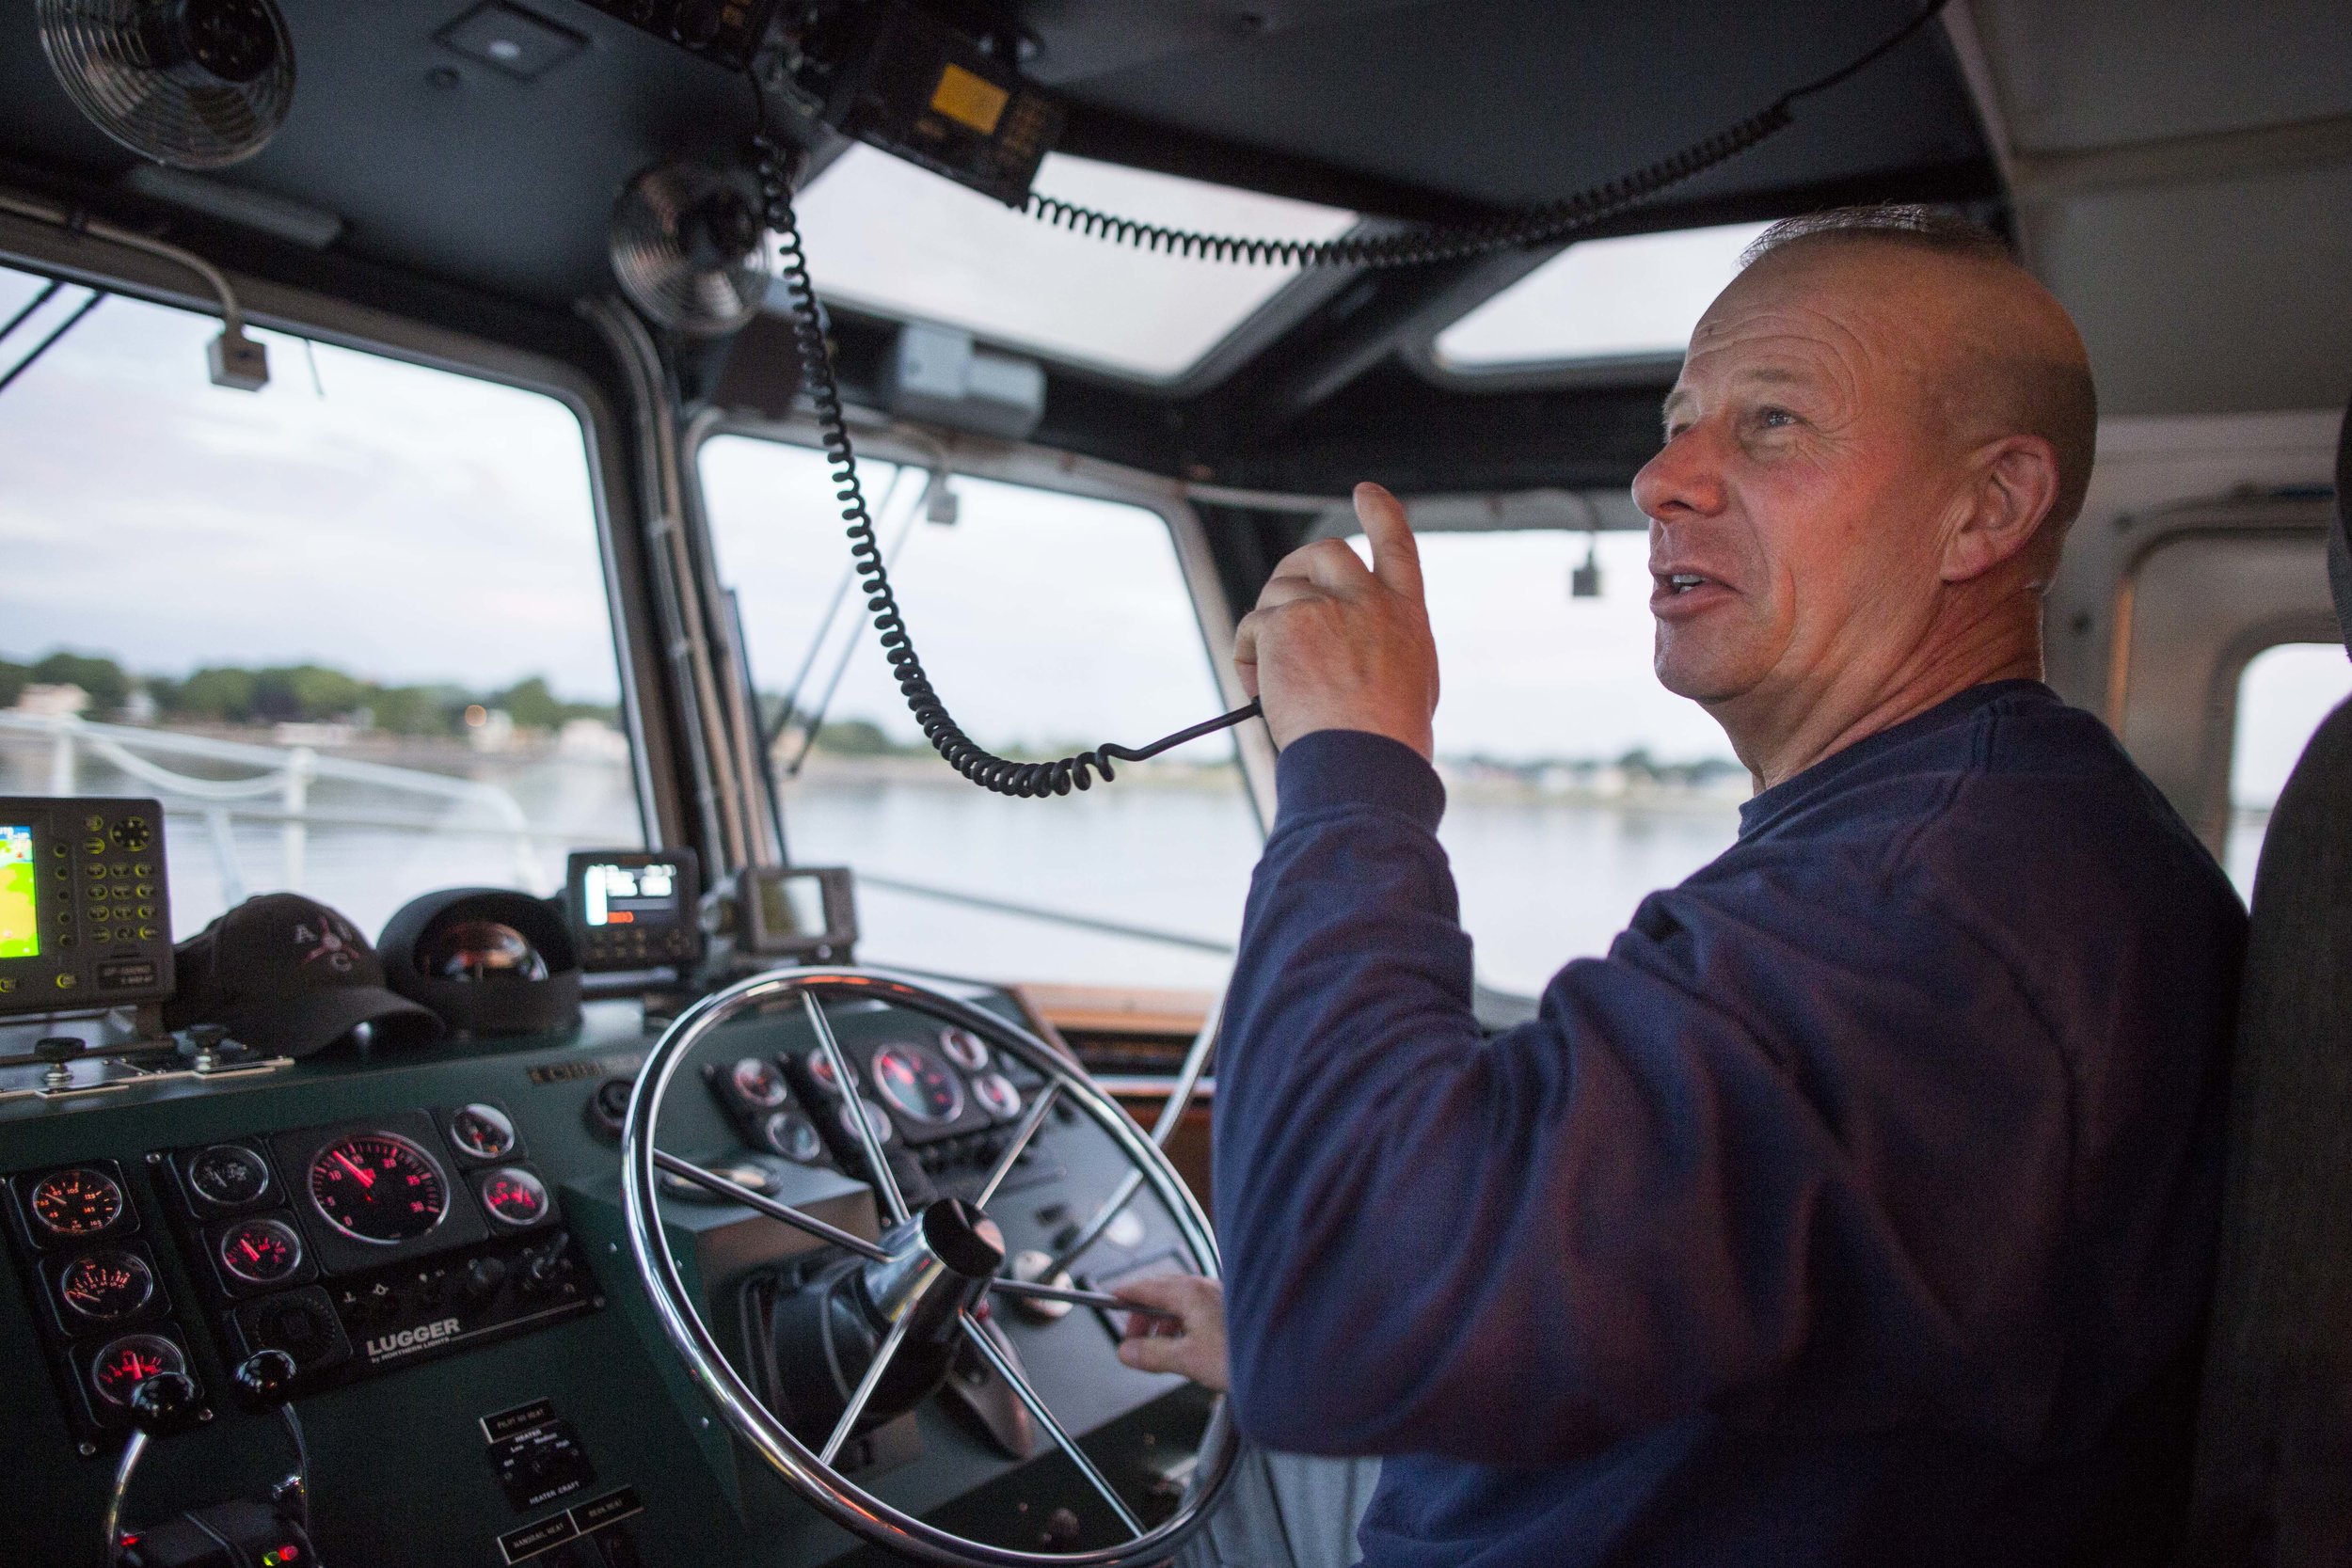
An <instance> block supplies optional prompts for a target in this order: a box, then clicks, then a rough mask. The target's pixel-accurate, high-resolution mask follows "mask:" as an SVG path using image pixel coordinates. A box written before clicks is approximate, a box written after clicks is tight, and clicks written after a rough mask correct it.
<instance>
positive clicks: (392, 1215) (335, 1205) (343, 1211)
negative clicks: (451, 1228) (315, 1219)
mask: <svg viewBox="0 0 2352 1568" xmlns="http://www.w3.org/2000/svg"><path fill="white" fill-rule="evenodd" d="M310 1201H311V1203H312V1204H313V1205H315V1206H316V1207H317V1209H318V1212H319V1215H320V1217H321V1218H323V1219H325V1220H326V1223H327V1224H329V1225H331V1226H333V1227H335V1228H336V1229H337V1230H339V1231H341V1232H342V1234H344V1235H346V1236H348V1237H350V1238H351V1239H352V1240H353V1241H356V1242H368V1243H373V1244H375V1245H378V1246H389V1245H391V1244H393V1243H397V1242H410V1241H414V1240H416V1239H417V1238H418V1237H419V1236H421V1235H423V1234H424V1233H425V1232H426V1231H428V1230H431V1229H432V1228H433V1227H435V1226H437V1225H438V1224H440V1223H441V1217H442V1216H443V1215H444V1214H446V1213H448V1212H449V1181H448V1179H447V1178H446V1177H444V1176H443V1175H442V1174H441V1167H440V1166H439V1165H438V1164H436V1163H435V1162H434V1159H433V1156H432V1155H430V1154H427V1153H426V1152H425V1151H424V1150H423V1149H421V1148H418V1147H417V1146H416V1145H415V1144H413V1143H410V1142H409V1141H408V1140H407V1139H406V1138H404V1137H402V1136H400V1135H399V1134H398V1133H396V1132H360V1133H357V1134H355V1135H353V1136H351V1137H348V1138H339V1139H337V1140H336V1141H335V1142H333V1143H331V1144H328V1145H327V1146H326V1148H322V1149H320V1150H319V1151H318V1153H316V1154H314V1155H312V1156H311V1158H310Z"/></svg>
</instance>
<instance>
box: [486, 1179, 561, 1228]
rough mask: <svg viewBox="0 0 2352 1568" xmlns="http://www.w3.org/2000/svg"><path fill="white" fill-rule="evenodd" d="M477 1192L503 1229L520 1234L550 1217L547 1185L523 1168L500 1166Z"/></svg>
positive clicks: (492, 1216) (491, 1215)
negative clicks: (511, 1228)
mask: <svg viewBox="0 0 2352 1568" xmlns="http://www.w3.org/2000/svg"><path fill="white" fill-rule="evenodd" d="M474 1191H475V1192H476V1193H478V1194H479V1195H480V1196H481V1198H482V1207H484V1208H485V1209H487V1210H488V1211H489V1212H490V1217H491V1218H492V1219H494V1220H496V1221H498V1222H499V1224H501V1225H504V1226H511V1227H514V1228H515V1229H516V1230H520V1229H522V1228H523V1227H526V1226H532V1225H537V1224H538V1223H539V1222H540V1221H541V1220H543V1219H546V1218H547V1217H548V1189H547V1183H545V1182H543V1181H541V1180H539V1179H538V1178H537V1177H535V1176H533V1175H532V1174H531V1172H529V1171H527V1170H525V1169H523V1168H522V1166H520V1165H501V1166H500V1167H499V1168H498V1169H496V1170H494V1171H492V1172H490V1173H489V1174H488V1175H487V1176H485V1177H483V1178H482V1179H481V1182H480V1184H479V1185H478V1186H476V1187H475V1189H474Z"/></svg>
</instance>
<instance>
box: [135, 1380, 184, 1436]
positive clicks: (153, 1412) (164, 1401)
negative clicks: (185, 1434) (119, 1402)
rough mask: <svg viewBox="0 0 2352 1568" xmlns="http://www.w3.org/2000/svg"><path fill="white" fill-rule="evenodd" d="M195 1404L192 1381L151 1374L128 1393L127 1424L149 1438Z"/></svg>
mask: <svg viewBox="0 0 2352 1568" xmlns="http://www.w3.org/2000/svg"><path fill="white" fill-rule="evenodd" d="M195 1404H196V1380H195V1379H194V1378H191V1377H190V1376H188V1374H187V1373H185V1372H151V1373H150V1374H149V1375H147V1376H146V1377H143V1378H141V1379H139V1381H138V1385H137V1386H135V1387H134V1388H133V1389H132V1390H131V1420H132V1422H133V1424H135V1426H137V1428H138V1429H139V1430H140V1431H141V1432H144V1433H147V1434H148V1435H150V1436H153V1435H154V1434H155V1433H159V1432H161V1431H163V1430H164V1429H165V1428H166V1427H167V1426H169V1425H171V1424H172V1423H173V1422H174V1421H176V1420H178V1419H179V1418H181V1417H183V1416H184V1415H186V1414H187V1413H188V1411H189V1410H190V1409H192V1408H194V1406H195Z"/></svg>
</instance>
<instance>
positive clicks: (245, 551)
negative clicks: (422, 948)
mask: <svg viewBox="0 0 2352 1568" xmlns="http://www.w3.org/2000/svg"><path fill="white" fill-rule="evenodd" d="M43 283H44V280H43V279H40V278H38V277H30V276H27V275H25V274H23V273H18V272H11V271H7V270H5V269H0V319H6V318H7V317H8V316H10V315H13V314H14V313H15V312H16V311H17V310H18V309H21V308H22V307H24V306H25V305H27V304H30V303H32V302H33V301H34V300H35V298H36V296H37V294H38V293H40V289H41V288H42V286H43ZM88 297H90V296H89V294H88V293H87V291H85V290H82V289H80V288H78V287H68V288H66V289H65V290H63V291H62V292H61V293H59V294H58V295H57V296H56V297H55V298H53V299H51V300H49V301H48V302H46V303H45V304H43V305H41V306H40V309H39V310H38V311H37V312H36V313H35V315H34V316H33V317H32V318H31V319H30V320H28V322H27V323H26V324H25V326H24V329H23V330H22V332H21V333H20V334H19V336H18V338H17V340H16V344H17V345H21V344H23V343H24V342H26V341H39V339H40V338H41V337H44V336H46V335H47V333H48V331H49V329H50V328H52V327H54V326H56V325H60V324H61V323H63V322H64V321H65V320H66V319H67V318H68V317H69V316H70V315H72V313H73V311H75V310H76V309H78V308H79V307H80V305H81V304H82V302H83V301H84V300H86V299H87V298H88ZM217 331H218V326H217V324H216V323H215V322H213V321H211V320H209V319H207V318H204V317H200V316H196V315H192V314H189V313H187V312H184V311H180V310H175V309H165V308H163V307H160V306H154V305H148V304H143V303H141V302H139V301H136V300H133V299H128V298H124V297H120V296H110V297H106V298H104V299H103V300H101V301H100V302H99V306H98V308H96V309H92V310H91V311H90V312H89V313H88V314H87V316H86V317H85V318H84V319H82V320H81V321H80V322H79V323H78V324H77V325H74V326H73V327H72V330H71V331H70V332H68V333H67V334H66V335H65V336H64V337H63V338H61V339H59V340H58V341H57V342H56V344H55V346H53V347H52V348H51V349H50V350H49V351H48V352H47V353H46V354H44V355H43V356H41V357H40V359H39V360H38V362H36V363H34V364H32V365H30V366H29V367H28V368H27V369H26V370H25V371H24V373H23V374H22V375H21V376H20V377H19V378H18V379H17V380H16V381H15V382H14V384H13V385H11V386H9V387H8V388H7V390H6V392H5V393H0V474H5V475H6V476H7V480H6V483H0V561H5V562H7V563H8V565H7V570H6V571H5V572H0V793H7V794H18V795H27V794H29V795H40V794H52V795H57V794H86V795H135V796H152V797H155V798H158V799H160V800H162V802H163V804H164V811H165V818H166V822H167V832H168V841H169V861H168V863H167V870H168V872H169V884H170V894H171V917H172V925H173V927H174V930H175V932H176V934H180V935H186V934H188V933H191V932H193V931H195V930H197V929H198V928H199V927H201V926H202V925H203V924H204V923H205V922H206V921H208V920H209V919H211V918H212V917H213V916H214V915H215V914H218V913H219V912H220V911H222V910H223V909H224V908H226V907H228V906H229V905H231V904H234V903H236V902H238V901H240V900H242V899H243V898H245V897H246V896H247V895H251V894H256V893H264V892H271V891H276V890H280V889H291V890H294V891H298V892H302V893H305V894H308V895H311V896H313V897H316V898H318V899H320V900H321V901H323V902H325V903H326V904H328V905H331V906H333V907H334V908H336V909H338V910H340V911H342V912H343V913H344V914H345V915H347V916H349V917H350V918H351V919H352V920H353V921H354V922H356V923H357V924H358V926H359V927H360V928H361V929H362V930H365V931H368V932H370V933H373V932H374V931H376V930H378V929H380V928H381V927H382V926H383V923H384V921H385V919H386V917H387V916H389V914H390V913H391V911H393V910H394V909H396V908H398V907H399V906H400V905H401V904H402V903H404V902H405V901H406V900H407V899H409V898H411V897H413V896H415V895H417V894H419V893H421V892H424V891H427V890H429V889H432V888H437V887H448V886H453V885H463V884H468V883H501V884H505V885H510V886H516V887H522V888H527V889H530V890H532V891H535V892H549V891H552V890H553V889H554V888H555V887H556V886H557V885H558V884H560V882H561V880H562V878H563V870H564V847H565V846H566V845H569V844H580V843H591V842H603V843H615V842H617V843H622V844H637V843H642V842H643V838H644V825H643V822H642V820H641V817H640V815H639V809H638V804H637V796H636V790H635V786H634V784H633V782H632V774H631V769H630V768H629V765H628V742H627V740H626V739H625V738H624V731H623V729H622V727H621V725H620V721H619V714H618V707H617V705H618V701H619V686H618V666H617V664H616V661H615V657H614V647H613V641H612V628H611V618H610V614H609V610H608V608H607V606H608V600H607V597H606V593H605V587H604V582H603V578H602V568H601V565H600V559H599V552H598V548H597V542H596V515H595V510H594V505H593V502H592V499H591V492H590V479H589V471H588V465H587V450H586V447H585V444H584V442H583V440H582V436H581V431H580V422H579V420H577V419H576V418H575V417H574V416H573V415H572V414H571V413H570V411H568V410H567V409H565V408H564V406H563V405H562V404H559V403H557V402H556V401H555V400H553V399H551V398H548V397H546V396H543V395H541V394H538V393H534V392H528V391H522V390H518V389H516V388H511V387H504V386H499V385H495V384H492V383H489V382H485V381H479V380H475V379H472V378H470V377H467V376H463V375H458V374H454V373H452V372H447V371H441V370H434V369H428V368H425V367H421V366H417V365H411V364H405V363H402V362H399V361H395V360H391V359H388V358H384V357H382V356H375V355H371V354H363V353H358V352H354V351H351V350H346V349H341V348H336V347H332V346H330V345H327V344H324V343H319V344H312V343H308V342H305V341H302V340H301V339H298V338H290V337H286V336H283V335H279V334H274V333H259V334H257V336H259V337H260V338H262V340H263V341H265V342H266V343H267V345H268V349H269V356H270V364H271V370H272V373H273V377H274V379H273V380H272V381H271V383H270V385H269V386H268V387H267V388H264V389H263V390H262V391H261V392H259V393H250V392H240V391H230V390H224V389H222V388H216V387H214V386H212V385H211V384H210V382H209V381H208V380H207V378H206V374H205V358H204V346H205V343H206V341H208V340H209V339H210V338H211V337H212V336H213V335H214V334H215V333H216V332H217ZM12 346H15V345H12ZM9 362H13V356H9Z"/></svg>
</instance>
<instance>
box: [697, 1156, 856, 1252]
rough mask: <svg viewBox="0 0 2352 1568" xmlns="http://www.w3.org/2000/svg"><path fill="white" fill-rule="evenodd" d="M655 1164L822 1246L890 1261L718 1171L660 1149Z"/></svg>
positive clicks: (835, 1228)
mask: <svg viewBox="0 0 2352 1568" xmlns="http://www.w3.org/2000/svg"><path fill="white" fill-rule="evenodd" d="M653 1163H654V1164H656V1165H658V1166H660V1168H661V1169H663V1170H666V1171H668V1172H669V1173H670V1174H671V1175H672V1176H675V1177H677V1178H678V1179H680V1180H686V1181H691V1182H692V1183H694V1185H695V1186H697V1187H700V1188H702V1189H703V1190H704V1191H706V1192H710V1193H716V1194H718V1195H719V1196H721V1197H723V1198H725V1199H726V1200H727V1201H728V1202H730V1203H739V1204H741V1205H743V1207H744V1208H746V1209H750V1210H754V1211H755V1212H759V1213H762V1214H765V1215H767V1216H768V1217H769V1218H770V1219H771V1220H776V1221H779V1222H780V1223H782V1224H785V1225H788V1226H790V1227H793V1228H794V1229H795V1230H799V1231H802V1232H803V1233H804V1234H806V1235H810V1236H814V1237H816V1238H817V1239H818V1241H820V1242H831V1243H833V1244H834V1246H837V1247H847V1248H848V1249H849V1250H850V1251H851V1252H854V1253H856V1254H857V1255H858V1256H859V1257H861V1258H867V1259H872V1260H873V1261H875V1262H877V1263H886V1262H888V1261H890V1254H888V1253H886V1252H884V1251H883V1250H882V1248H880V1247H878V1246H876V1245H875V1244H874V1243H871V1242H869V1241H867V1240H866V1238H865V1237H863V1236H852V1235H850V1233H849V1232H848V1231H846V1230H844V1229H842V1228H841V1227H839V1226H837V1225H827V1224H826V1223H825V1222H824V1221H823V1220H820V1219H818V1217H817V1216H816V1215H814V1214H803V1213H802V1212H800V1211H799V1210H798V1209H795V1208H793V1207H792V1206H791V1205H790V1204H788V1203H778V1202H777V1201H776V1200H775V1199H774V1198H772V1197H770V1196H768V1195H767V1194H765V1193H755V1192H754V1191H752V1190H751V1189H750V1188H749V1187H746V1186H744V1185H743V1183H741V1182H740V1181H730V1180H727V1179H726V1178H725V1177H723V1176H721V1175H720V1174H719V1173H718V1172H717V1171H715V1170H706V1169H704V1168H703V1167H702V1166H700V1165H698V1164H694V1163H693V1162H692V1161H691V1160H681V1159H679V1158H678V1157H677V1156H676V1155H675V1154H670V1153H666V1152H664V1151H663V1150H661V1149H659V1148H657V1149H655V1150H654V1151H653Z"/></svg>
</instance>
